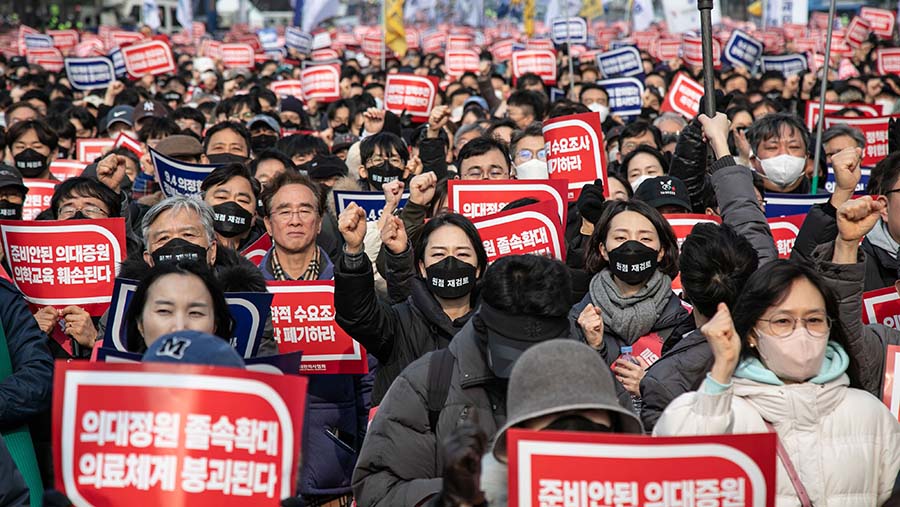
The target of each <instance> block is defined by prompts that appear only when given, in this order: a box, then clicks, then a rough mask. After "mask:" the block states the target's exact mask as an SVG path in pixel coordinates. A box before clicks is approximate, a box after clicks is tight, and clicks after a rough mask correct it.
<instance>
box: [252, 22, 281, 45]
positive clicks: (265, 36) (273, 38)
mask: <svg viewBox="0 0 900 507" xmlns="http://www.w3.org/2000/svg"><path fill="white" fill-rule="evenodd" d="M256 36H257V37H258V38H259V45H260V46H262V49H263V51H270V50H274V49H278V48H279V47H280V46H279V45H278V32H276V31H275V29H274V28H262V29H260V30H257V31H256Z"/></svg>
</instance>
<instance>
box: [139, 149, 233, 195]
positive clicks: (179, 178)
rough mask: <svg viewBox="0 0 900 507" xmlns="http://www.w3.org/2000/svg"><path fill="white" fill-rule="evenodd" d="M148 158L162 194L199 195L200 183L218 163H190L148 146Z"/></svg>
mask: <svg viewBox="0 0 900 507" xmlns="http://www.w3.org/2000/svg"><path fill="white" fill-rule="evenodd" d="M150 160H151V161H152V162H153V169H154V170H155V171H156V177H157V179H158V180H159V185H160V187H161V189H162V192H163V194H165V196H166V197H172V196H173V195H187V196H192V195H200V184H201V183H203V180H204V179H205V178H206V177H207V176H209V173H211V172H212V171H213V169H215V168H216V167H219V166H218V165H206V164H191V163H188V162H181V161H179V160H175V159H172V158H169V157H167V156H165V155H163V154H162V153H160V152H158V151H156V150H154V149H153V148H150Z"/></svg>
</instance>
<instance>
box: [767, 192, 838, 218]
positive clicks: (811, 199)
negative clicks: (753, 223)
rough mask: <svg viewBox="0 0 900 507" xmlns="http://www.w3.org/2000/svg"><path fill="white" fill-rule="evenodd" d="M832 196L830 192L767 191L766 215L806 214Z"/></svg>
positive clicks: (770, 216)
mask: <svg viewBox="0 0 900 507" xmlns="http://www.w3.org/2000/svg"><path fill="white" fill-rule="evenodd" d="M829 198H831V195H830V194H817V195H809V194H777V193H766V217H767V218H775V217H787V216H791V215H805V214H806V213H808V212H809V208H812V207H813V206H814V205H816V204H822V203H824V202H826V201H828V199H829Z"/></svg>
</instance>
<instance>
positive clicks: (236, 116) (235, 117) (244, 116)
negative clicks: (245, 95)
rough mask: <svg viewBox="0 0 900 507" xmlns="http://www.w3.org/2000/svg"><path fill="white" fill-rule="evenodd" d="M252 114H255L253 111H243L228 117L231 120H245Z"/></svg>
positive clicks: (251, 116) (252, 115)
mask: <svg viewBox="0 0 900 507" xmlns="http://www.w3.org/2000/svg"><path fill="white" fill-rule="evenodd" d="M254 116H256V115H254V114H253V112H251V111H244V112H243V113H241V114H233V115H231V116H229V117H228V119H229V120H231V121H247V120H250V119H251V118H253V117H254Z"/></svg>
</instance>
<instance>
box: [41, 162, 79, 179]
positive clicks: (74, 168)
mask: <svg viewBox="0 0 900 507" xmlns="http://www.w3.org/2000/svg"><path fill="white" fill-rule="evenodd" d="M85 167H87V162H82V161H80V160H64V159H56V160H54V161H53V162H50V174H52V175H53V177H54V178H56V179H58V180H59V181H66V180H67V179H69V178H74V177H75V176H81V173H83V172H84V168H85Z"/></svg>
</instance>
